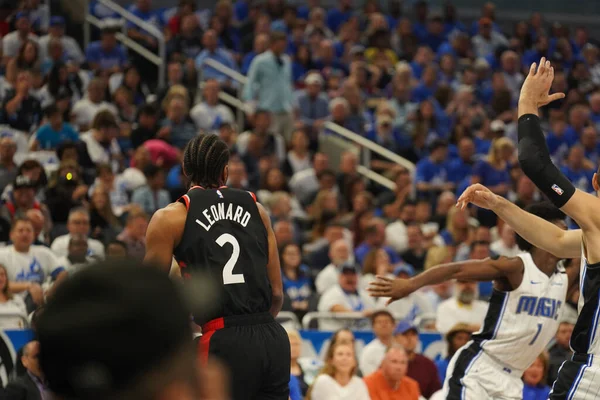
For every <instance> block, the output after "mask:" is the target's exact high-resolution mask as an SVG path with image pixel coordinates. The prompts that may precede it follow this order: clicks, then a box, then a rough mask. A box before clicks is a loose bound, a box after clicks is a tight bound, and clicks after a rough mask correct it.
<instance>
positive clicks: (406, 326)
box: [394, 319, 419, 336]
mask: <svg viewBox="0 0 600 400" xmlns="http://www.w3.org/2000/svg"><path fill="white" fill-rule="evenodd" d="M410 330H413V331H415V332H417V333H418V332H419V329H418V328H417V326H416V325H415V323H414V322H413V321H410V320H407V319H403V320H402V321H400V322H399V323H398V325H396V329H394V336H396V335H404V334H405V333H406V332H408V331H410Z"/></svg>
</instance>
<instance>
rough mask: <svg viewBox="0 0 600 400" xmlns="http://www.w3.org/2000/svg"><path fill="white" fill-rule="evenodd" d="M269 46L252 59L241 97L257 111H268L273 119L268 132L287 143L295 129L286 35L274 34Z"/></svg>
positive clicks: (290, 70)
mask: <svg viewBox="0 0 600 400" xmlns="http://www.w3.org/2000/svg"><path fill="white" fill-rule="evenodd" d="M270 44H271V49H270V50H269V51H266V52H264V53H262V54H260V55H258V56H257V57H255V58H254V60H252V63H251V64H250V69H249V71H248V82H247V83H246V85H245V86H244V94H243V97H244V100H246V101H256V102H257V107H256V108H258V109H262V110H267V111H269V112H270V113H271V114H272V116H273V120H272V125H271V129H272V130H273V131H274V132H275V133H277V134H280V135H282V136H283V137H284V138H285V139H286V141H289V140H290V136H291V134H292V129H293V127H294V121H293V114H292V111H293V105H294V99H293V90H292V69H291V61H290V59H289V57H288V56H287V55H286V54H285V48H286V46H287V39H286V36H285V34H284V33H282V32H273V33H272V34H271V39H270Z"/></svg>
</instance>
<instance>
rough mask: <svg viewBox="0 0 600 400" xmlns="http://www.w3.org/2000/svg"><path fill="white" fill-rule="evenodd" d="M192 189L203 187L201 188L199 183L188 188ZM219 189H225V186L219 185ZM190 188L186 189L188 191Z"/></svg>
mask: <svg viewBox="0 0 600 400" xmlns="http://www.w3.org/2000/svg"><path fill="white" fill-rule="evenodd" d="M192 189H204V188H203V187H202V186H200V185H194V186H192V187H191V188H190V190H192ZM219 189H227V186H220V187H219ZM190 190H188V192H189V191H190Z"/></svg>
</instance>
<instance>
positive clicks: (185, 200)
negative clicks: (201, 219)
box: [179, 194, 190, 211]
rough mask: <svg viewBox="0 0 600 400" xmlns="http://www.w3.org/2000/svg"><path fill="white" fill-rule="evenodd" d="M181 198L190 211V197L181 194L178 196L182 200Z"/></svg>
mask: <svg viewBox="0 0 600 400" xmlns="http://www.w3.org/2000/svg"><path fill="white" fill-rule="evenodd" d="M182 199H183V201H184V203H185V208H186V209H187V210H188V211H190V198H189V197H188V195H187V194H184V195H183V196H181V197H180V198H179V200H182Z"/></svg>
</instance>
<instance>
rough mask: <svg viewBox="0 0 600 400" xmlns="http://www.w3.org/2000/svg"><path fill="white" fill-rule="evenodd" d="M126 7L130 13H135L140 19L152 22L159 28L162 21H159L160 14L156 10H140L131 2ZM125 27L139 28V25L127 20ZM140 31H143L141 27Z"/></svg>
mask: <svg viewBox="0 0 600 400" xmlns="http://www.w3.org/2000/svg"><path fill="white" fill-rule="evenodd" d="M128 8H129V9H128V11H129V12H130V13H132V14H133V15H135V16H136V17H138V18H139V19H141V20H142V21H145V22H147V23H149V24H152V25H154V26H155V27H156V28H158V29H160V28H161V26H162V21H161V18H160V15H159V14H158V13H157V12H156V11H154V10H150V11H142V10H140V9H139V8H137V6H136V5H135V4H132V5H131V6H129V7H128ZM127 28H135V29H139V26H138V25H136V24H134V23H133V22H127ZM141 31H142V32H144V30H143V29H142V30H141Z"/></svg>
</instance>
